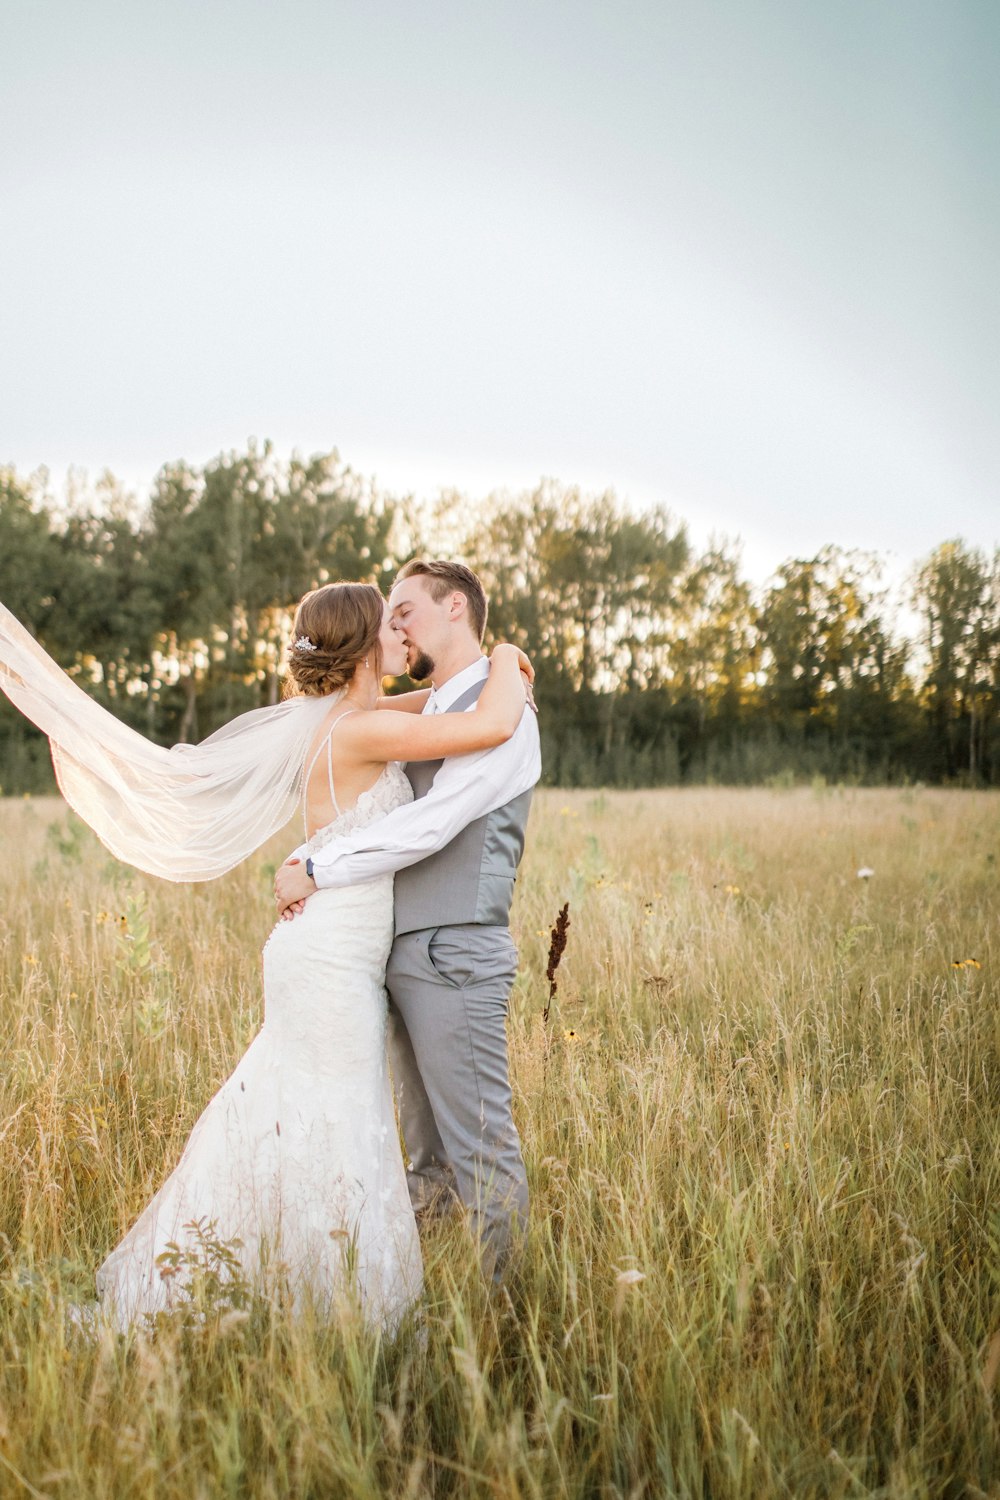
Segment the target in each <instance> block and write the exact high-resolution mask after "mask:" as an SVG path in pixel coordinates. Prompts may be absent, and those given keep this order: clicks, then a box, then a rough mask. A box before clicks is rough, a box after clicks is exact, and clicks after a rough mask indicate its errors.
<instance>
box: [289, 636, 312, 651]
mask: <svg viewBox="0 0 1000 1500" xmlns="http://www.w3.org/2000/svg"><path fill="white" fill-rule="evenodd" d="M316 649H317V648H316V647H315V646H314V645H313V643H312V641H311V640H310V639H309V637H308V636H307V635H300V636H299V638H298V640H297V641H295V642H294V644H293V645H292V650H293V651H315V650H316Z"/></svg>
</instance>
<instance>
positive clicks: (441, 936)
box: [427, 927, 476, 990]
mask: <svg viewBox="0 0 1000 1500" xmlns="http://www.w3.org/2000/svg"><path fill="white" fill-rule="evenodd" d="M427 958H428V961H429V963H430V966H431V968H432V969H433V970H434V972H435V974H436V975H437V976H438V978H439V979H441V980H443V981H444V983H445V984H450V985H453V986H454V987H455V989H459V990H460V989H463V988H464V987H465V985H467V984H469V983H470V982H471V981H472V979H473V978H474V977H475V973H476V964H475V960H474V958H473V955H472V952H471V950H470V946H469V942H468V940H467V938H466V937H465V935H464V934H463V933H462V932H460V931H456V930H455V929H454V928H451V927H437V928H435V930H434V931H433V932H432V933H431V935H430V937H429V938H428V940H427Z"/></svg>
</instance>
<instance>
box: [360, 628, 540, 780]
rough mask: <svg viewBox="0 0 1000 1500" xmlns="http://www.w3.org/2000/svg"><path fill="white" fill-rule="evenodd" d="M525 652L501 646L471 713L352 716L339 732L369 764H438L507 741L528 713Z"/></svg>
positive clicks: (495, 654) (388, 710)
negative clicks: (522, 665) (523, 677)
mask: <svg viewBox="0 0 1000 1500" xmlns="http://www.w3.org/2000/svg"><path fill="white" fill-rule="evenodd" d="M521 657H522V652H520V651H519V650H518V648H517V647H516V646H508V645H503V646H497V647H496V649H495V650H494V652H493V655H492V657H491V658H490V675H489V678H488V680H487V682H486V686H485V687H484V688H483V691H482V693H481V694H480V695H479V701H478V703H477V704H476V707H475V710H474V711H473V712H470V713H461V714H459V713H455V714H430V715H427V714H423V715H417V714H412V713H396V712H393V710H391V709H386V710H385V711H384V712H382V713H374V714H352V715H351V716H350V718H349V719H346V720H345V722H344V727H343V729H342V730H341V731H340V732H341V735H342V736H343V740H344V741H346V742H347V743H349V744H350V747H351V749H352V750H353V751H354V753H355V754H357V755H358V756H359V757H362V758H364V759H366V760H371V761H386V760H438V759H440V758H441V757H442V756H446V755H467V754H469V752H470V751H473V750H487V749H491V748H492V747H493V746H494V745H501V744H503V742H504V741H505V740H509V739H510V737H511V735H512V734H513V733H514V731H515V729H516V728H517V726H518V724H520V722H521V716H522V714H523V713H524V705H525V687H524V682H523V679H522V676H521Z"/></svg>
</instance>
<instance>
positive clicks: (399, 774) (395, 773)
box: [305, 760, 413, 854]
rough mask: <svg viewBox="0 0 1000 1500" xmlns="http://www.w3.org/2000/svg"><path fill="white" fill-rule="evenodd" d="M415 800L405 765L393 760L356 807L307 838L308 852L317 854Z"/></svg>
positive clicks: (348, 809)
mask: <svg viewBox="0 0 1000 1500" xmlns="http://www.w3.org/2000/svg"><path fill="white" fill-rule="evenodd" d="M412 801H413V788H412V787H411V786H410V783H409V782H408V781H407V779H406V774H405V772H404V771H403V768H402V766H400V765H399V764H397V762H396V761H394V760H392V761H390V762H389V764H388V765H387V766H386V768H385V770H384V771H383V772H382V774H381V776H380V777H379V778H378V780H377V781H376V782H375V783H374V784H373V785H372V786H370V787H369V788H368V790H367V791H366V792H362V793H361V796H360V797H359V798H358V800H357V802H355V804H354V806H353V807H349V808H347V810H346V811H345V812H342V813H341V814H340V815H339V817H336V818H334V820H333V822H332V823H326V824H324V826H323V827H322V828H317V830H316V832H315V833H314V834H313V836H312V838H311V839H308V840H307V841H306V846H305V847H306V852H307V853H308V854H315V853H316V851H317V850H318V849H324V848H325V847H326V845H327V844H330V843H332V842H333V840H334V839H342V838H346V837H347V835H348V834H349V833H354V832H355V831H356V830H357V829H359V828H367V826H368V824H369V823H376V822H378V820H379V818H384V817H385V816H386V814H387V813H391V812H394V811H395V809H396V808H397V807H402V806H403V805H404V804H405V803H407V802H412Z"/></svg>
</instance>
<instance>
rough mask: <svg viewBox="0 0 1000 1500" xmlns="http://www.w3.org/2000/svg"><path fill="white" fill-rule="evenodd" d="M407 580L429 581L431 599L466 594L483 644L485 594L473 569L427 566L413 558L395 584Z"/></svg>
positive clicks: (471, 619) (457, 565)
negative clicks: (419, 579)
mask: <svg viewBox="0 0 1000 1500" xmlns="http://www.w3.org/2000/svg"><path fill="white" fill-rule="evenodd" d="M404 578H426V579H427V587H428V588H429V589H430V593H431V598H432V599H439V600H440V599H443V598H444V596H445V594H464V595H465V597H466V599H467V601H468V605H469V624H470V625H471V626H472V629H473V631H474V632H475V634H476V636H477V637H478V639H479V640H480V641H482V639H483V636H484V635H485V633H486V612H487V609H488V607H489V606H488V605H487V602H486V590H485V589H484V588H483V586H482V584H481V583H480V581H479V579H478V578H477V577H476V575H475V573H473V571H472V569H471V568H467V567H466V566H465V564H464V563H459V562H427V561H425V560H424V558H422V557H415V558H413V560H412V562H408V563H406V564H405V565H404V566H403V567H402V568H400V570H399V572H398V573H397V574H396V582H397V583H401V582H402V580H403V579H404Z"/></svg>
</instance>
